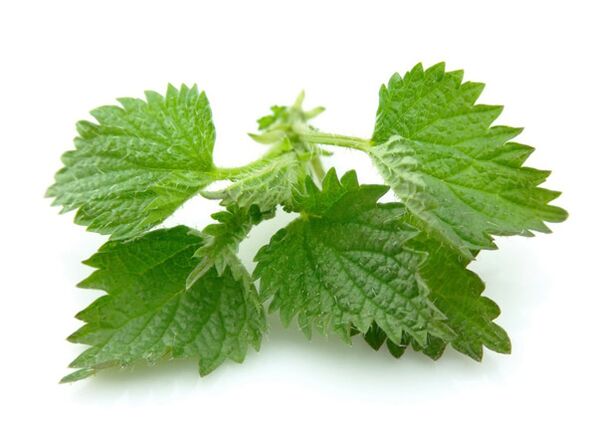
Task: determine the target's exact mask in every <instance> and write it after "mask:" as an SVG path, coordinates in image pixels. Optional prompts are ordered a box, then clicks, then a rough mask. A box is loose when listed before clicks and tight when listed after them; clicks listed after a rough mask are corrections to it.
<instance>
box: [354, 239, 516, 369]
mask: <svg viewBox="0 0 597 431" xmlns="http://www.w3.org/2000/svg"><path fill="white" fill-rule="evenodd" d="M409 244H410V246H411V247H413V248H415V249H416V250H419V251H424V252H425V253H427V258H426V260H425V262H424V263H423V265H422V266H421V268H420V269H419V274H420V277H421V279H422V280H423V281H424V282H425V284H426V285H427V287H428V288H429V299H430V300H431V302H433V304H434V305H435V306H436V307H437V308H438V309H439V310H440V311H441V312H442V314H443V315H444V316H446V318H447V320H446V324H447V325H448V326H449V327H450V329H452V330H453V331H454V333H455V334H456V336H455V337H454V338H453V339H452V340H450V344H451V345H452V347H453V348H454V349H456V350H458V351H459V352H461V353H464V354H465V355H468V356H470V357H471V358H473V359H475V360H477V361H480V360H481V359H482V358H483V346H485V347H487V348H488V349H490V350H493V351H495V352H498V353H510V351H511V344H510V339H509V338H508V334H507V333H506V331H504V329H502V328H501V327H500V326H498V325H497V324H496V323H494V322H493V320H494V319H496V318H497V317H498V316H499V314H500V309H499V307H498V306H497V305H496V304H495V303H494V302H493V301H492V300H491V299H489V298H487V297H484V296H481V294H482V293H483V291H484V290H485V285H484V283H483V281H482V280H481V279H480V278H479V276H478V275H477V274H475V273H474V272H472V271H470V270H468V269H466V266H467V265H468V264H469V262H470V261H468V260H466V259H464V258H462V256H460V255H459V254H457V253H456V252H454V251H453V250H452V249H450V248H448V247H446V246H444V245H442V244H441V243H440V242H438V241H435V240H433V239H431V238H429V237H427V236H425V235H419V236H418V237H416V238H414V239H413V240H411V241H410V242H409ZM363 336H364V338H365V341H367V343H368V344H369V345H371V347H373V348H374V349H375V350H378V349H379V348H380V346H381V345H382V344H383V342H384V341H385V340H386V335H385V333H384V332H383V330H382V329H381V328H375V327H373V328H371V329H370V330H369V332H367V333H365V334H364V335H363ZM390 343H392V342H391V341H388V349H389V350H390V352H391V353H392V354H395V352H397V351H398V352H399V351H402V352H403V351H404V349H405V348H406V346H407V345H409V344H411V345H413V348H414V349H415V350H422V352H423V353H425V354H426V355H427V356H429V357H431V358H433V359H438V358H439V357H440V356H441V355H442V353H443V351H444V349H445V347H446V342H445V341H444V340H441V339H439V338H437V337H430V338H429V344H428V345H427V346H425V347H422V346H420V345H419V344H418V343H416V341H414V340H412V339H411V338H409V337H408V336H404V337H403V339H402V342H401V343H400V346H391V345H390ZM400 355H401V353H400Z"/></svg>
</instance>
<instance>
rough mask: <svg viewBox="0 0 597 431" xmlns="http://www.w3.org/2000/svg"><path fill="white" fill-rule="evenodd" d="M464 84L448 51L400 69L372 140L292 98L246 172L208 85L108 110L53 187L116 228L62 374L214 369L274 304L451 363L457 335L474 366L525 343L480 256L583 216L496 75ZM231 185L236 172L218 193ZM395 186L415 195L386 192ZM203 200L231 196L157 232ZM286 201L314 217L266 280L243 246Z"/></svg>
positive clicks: (270, 264) (386, 89) (88, 221)
mask: <svg viewBox="0 0 597 431" xmlns="http://www.w3.org/2000/svg"><path fill="white" fill-rule="evenodd" d="M462 78H463V72H462V71H453V72H446V71H445V70H444V65H443V64H437V65H435V66H433V67H430V68H428V69H426V70H425V69H424V68H423V67H422V66H421V65H420V64H419V65H417V66H415V67H414V68H413V69H412V70H411V71H410V72H408V73H406V74H405V75H404V76H400V75H398V74H395V75H393V76H392V77H391V79H390V81H389V83H388V84H387V85H384V86H382V87H381V90H380V93H379V108H378V110H377V117H376V120H375V128H374V131H373V136H372V137H371V138H370V139H362V138H354V137H348V136H341V135H337V134H330V133H324V132H321V131H319V130H318V129H316V128H315V127H313V126H311V125H310V124H309V121H310V120H311V119H312V118H314V117H315V116H317V115H318V114H320V113H321V112H322V111H323V108H315V109H313V110H307V111H306V110H303V107H302V102H303V98H302V96H300V97H299V98H298V100H297V101H296V102H295V103H294V104H293V105H292V106H274V107H272V108H271V111H272V112H271V114H269V115H267V116H265V117H262V118H260V119H259V120H258V124H259V133H257V134H251V135H250V136H251V137H252V138H253V139H254V140H255V141H257V142H260V143H262V144H266V145H269V146H270V148H271V149H270V150H269V151H268V152H267V153H266V154H265V155H264V156H263V157H261V158H260V159H258V160H256V161H254V162H251V163H249V164H248V165H246V166H241V167H236V168H221V167H217V166H215V165H214V162H213V159H212V150H213V146H214V141H215V128H214V125H213V122H212V116H211V110H210V106H209V103H208V100H207V97H206V96H205V93H203V92H199V91H198V89H197V87H195V86H193V87H191V88H189V87H186V86H184V85H183V86H181V87H180V89H177V88H175V87H173V86H169V87H168V89H167V91H166V94H165V96H162V95H160V94H158V93H155V92H151V91H148V92H146V93H145V94H146V100H140V99H134V98H122V99H118V101H119V103H120V105H121V106H102V107H100V108H97V109H95V110H93V111H92V112H91V114H92V115H93V117H94V118H95V119H96V122H89V121H81V122H79V123H78V124H77V131H78V137H76V138H75V149H74V150H73V151H69V152H67V153H65V154H64V155H63V157H62V160H63V162H64V167H63V168H62V169H61V170H60V171H58V173H57V174H56V178H55V184H54V185H52V186H51V187H50V188H49V190H48V196H50V197H53V198H54V202H53V203H54V205H60V206H62V208H63V211H64V212H66V211H70V210H75V209H76V210H77V212H76V217H75V222H76V223H78V224H81V225H84V226H87V228H88V230H90V231H93V232H99V233H101V234H106V235H110V238H109V240H108V241H107V242H106V243H105V244H104V245H103V246H102V247H101V248H100V249H99V250H98V252H97V253H95V254H94V255H93V256H92V257H91V258H89V259H88V260H86V261H85V262H84V263H85V264H87V265H89V266H91V267H93V268H95V272H93V273H92V274H91V275H90V276H89V277H88V278H86V279H85V280H83V281H82V282H81V283H80V285H79V286H80V287H83V288H90V289H99V290H103V291H104V292H105V295H103V296H101V297H100V298H99V299H97V300H96V301H95V302H93V303H92V304H91V305H90V306H89V307H87V308H86V309H85V310H83V311H81V312H80V313H79V314H78V315H77V318H79V319H80V320H82V321H84V322H85V324H84V325H83V326H82V327H81V328H80V329H79V330H78V331H76V332H75V333H74V334H72V335H71V336H70V337H69V338H68V339H69V340H70V341H72V342H74V343H82V344H86V345H89V346H90V347H89V348H88V349H87V350H85V351H84V352H83V353H82V354H81V355H80V356H79V357H78V358H76V359H75V360H74V361H73V362H72V363H71V364H70V367H72V368H76V369H77V370H76V371H75V372H73V373H72V374H69V375H68V376H66V377H64V378H63V380H62V381H63V382H71V381H75V380H79V379H83V378H85V377H88V376H90V375H92V374H94V373H96V372H97V371H98V370H101V369H104V368H107V367H111V366H129V365H131V364H134V363H136V362H138V361H147V362H149V363H153V362H155V361H157V360H160V359H164V358H181V357H196V358H198V362H199V372H200V374H201V375H205V374H208V373H210V372H211V371H213V370H214V369H215V368H216V367H218V366H219V365H220V364H221V363H222V362H224V361H225V360H226V359H228V358H230V359H232V360H234V361H237V362H242V361H243V359H244V358H245V356H246V353H247V350H248V348H249V347H250V346H251V347H253V348H254V349H256V350H257V349H259V346H260V343H261V340H262V337H263V334H264V332H265V331H266V329H267V322H266V313H265V311H264V304H265V303H269V306H268V307H269V310H270V311H273V312H278V313H279V315H280V318H281V320H282V322H283V323H284V324H285V325H288V324H289V323H290V322H291V321H292V320H293V319H294V318H295V317H296V320H297V322H298V325H299V327H300V329H301V330H302V331H303V332H304V333H305V334H306V335H307V336H308V337H309V336H310V335H311V333H312V331H313V329H315V330H318V331H321V332H322V333H324V334H327V333H328V332H330V330H331V331H333V332H334V333H336V334H338V335H339V336H340V337H341V338H342V339H343V340H345V341H346V342H347V343H350V342H351V338H352V337H355V336H361V337H364V339H365V340H366V342H367V343H368V344H369V345H370V346H371V347H373V348H374V349H376V350H378V349H380V347H381V346H382V345H383V344H384V343H385V345H386V346H387V350H388V351H389V352H390V353H391V354H392V355H393V356H395V357H397V358H398V357H400V356H401V355H402V354H403V353H404V351H405V349H406V348H407V347H408V346H411V347H412V348H413V349H414V350H416V351H421V352H422V353H424V354H425V355H427V356H429V357H431V358H433V359H437V358H439V357H440V356H441V355H442V353H443V351H444V350H445V348H446V346H447V345H448V344H450V345H451V346H452V347H453V348H454V349H456V350H457V351H459V352H462V353H464V354H466V355H468V356H470V357H471V358H473V359H475V360H481V358H482V355H483V346H485V347H487V348H489V349H491V350H493V351H496V352H500V353H509V352H510V349H511V347H510V340H509V338H508V335H507V334H506V332H505V331H504V330H503V329H502V328H501V327H499V326H498V325H497V324H495V323H494V322H493V320H494V319H495V318H496V317H497V316H498V315H499V313H500V310H499V308H498V306H497V305H496V304H495V303H494V302H493V301H492V300H490V299H489V298H487V297H484V296H482V293H483V290H484V284H483V282H482V281H481V279H480V278H479V277H478V276H477V275H476V274H475V273H473V272H471V271H470V270H469V269H467V266H468V265H469V263H470V262H471V260H473V259H474V258H475V256H476V255H477V254H478V253H479V251H481V250H486V249H495V248H496V246H495V244H494V241H493V236H495V235H523V236H532V233H531V232H532V231H538V232H549V229H548V227H547V226H546V225H545V222H561V221H563V220H564V219H565V218H566V212H565V211H564V210H563V209H561V208H558V207H555V206H552V205H549V202H551V201H552V200H553V199H554V198H556V197H557V196H558V195H559V193H558V192H554V191H551V190H547V189H544V188H540V187H538V186H539V184H541V183H543V182H544V181H545V179H546V178H547V177H548V175H549V172H548V171H542V170H537V169H533V168H529V167H526V166H523V163H524V162H525V160H526V159H527V158H528V157H529V155H530V154H531V152H532V151H533V148H531V147H529V146H526V145H522V144H519V143H515V142H513V141H512V139H514V138H515V137H516V136H517V135H518V134H519V133H520V132H521V130H522V129H520V128H513V127H506V126H492V123H493V122H494V121H495V120H496V118H497V117H498V116H499V114H500V112H501V111H502V107H501V106H490V105H480V104H475V102H476V100H477V98H478V97H479V95H480V94H481V91H482V90H483V84H480V83H476V82H464V83H463V82H462ZM329 146H340V147H348V148H353V149H356V150H359V151H362V152H364V153H366V154H367V155H369V156H370V157H371V159H372V161H373V163H374V165H375V166H376V167H377V169H378V170H379V173H380V174H381V176H382V177H383V179H384V181H385V182H386V185H361V184H359V182H358V180H357V175H356V173H355V172H354V171H350V172H348V173H346V174H345V175H343V176H342V177H341V178H339V177H338V175H337V174H336V171H335V170H334V169H333V168H332V169H329V170H328V171H327V172H326V171H325V169H324V167H323V164H322V162H321V159H322V157H325V156H329V155H330V154H331V153H329V152H328V151H327V150H326V149H324V148H330V147H329ZM218 180H228V181H229V183H228V184H229V185H228V186H227V187H225V188H222V189H220V190H217V191H213V190H210V191H208V190H207V189H206V187H207V186H208V185H210V184H211V183H213V182H215V181H218ZM390 189H391V190H392V192H393V193H394V195H395V196H396V197H397V198H398V200H399V202H393V203H379V202H378V201H379V199H380V198H381V197H382V196H383V195H385V194H386V193H387V192H388V191H389V190H390ZM197 194H199V195H201V196H203V197H204V198H207V199H216V200H219V201H220V204H221V205H222V206H223V207H224V208H225V209H224V210H223V211H221V212H217V213H215V214H213V216H212V217H213V219H214V220H215V223H214V224H211V225H208V226H207V227H205V228H204V229H203V230H201V231H198V230H195V229H192V228H190V227H186V226H177V227H174V228H168V229H154V227H156V226H158V225H160V224H161V223H162V222H164V220H166V219H167V218H168V217H169V216H170V215H171V214H172V213H173V212H174V211H175V210H176V209H177V208H179V207H180V206H181V205H182V204H184V203H185V202H186V201H187V200H188V199H190V198H193V197H195V196H196V195H197ZM278 207H281V208H283V209H284V210H285V211H288V212H294V213H297V214H298V216H297V218H296V219H294V221H292V222H291V223H290V224H288V226H286V227H285V228H283V229H281V230H279V231H278V232H277V233H276V234H275V235H274V236H273V237H272V238H271V240H270V242H269V244H267V245H265V246H264V247H263V248H261V249H260V250H259V252H258V253H257V255H256V256H255V261H256V262H257V266H256V268H255V271H254V272H253V274H249V272H248V271H247V269H246V268H245V266H244V265H243V263H242V262H241V261H240V260H239V258H238V256H237V251H238V247H239V244H240V243H241V241H243V239H244V238H245V237H246V236H247V235H248V233H249V231H250V230H251V228H252V227H253V226H255V225H257V224H258V223H260V222H261V221H263V220H266V219H269V218H271V217H273V216H274V212H275V211H276V209H277V208H278ZM256 281H259V290H258V289H257V288H256V286H255V284H254V283H255V282H256Z"/></svg>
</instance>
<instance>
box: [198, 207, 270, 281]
mask: <svg viewBox="0 0 597 431" xmlns="http://www.w3.org/2000/svg"><path fill="white" fill-rule="evenodd" d="M274 214H275V211H274V210H271V211H268V212H267V213H262V212H261V211H260V210H259V208H258V207H257V206H256V205H252V206H251V207H248V208H247V207H245V208H239V207H238V206H237V205H232V206H230V207H228V208H227V209H226V211H220V212H217V213H215V214H212V216H211V217H212V218H213V219H214V220H216V221H217V222H218V223H214V224H210V225H208V226H206V227H205V228H204V229H203V230H202V231H201V233H199V236H200V237H201V238H202V239H203V245H202V246H201V247H200V248H199V249H197V251H196V252H195V254H194V257H196V258H198V259H200V261H199V264H198V265H197V266H196V267H195V268H194V269H193V271H191V273H190V274H189V276H188V278H187V287H190V286H192V285H193V284H195V282H196V281H197V280H198V279H199V278H201V277H202V276H203V275H204V274H205V273H207V271H209V270H210V269H211V268H212V267H213V268H215V269H216V271H217V273H218V275H222V274H223V273H224V271H225V270H226V268H230V272H231V273H232V276H233V277H234V279H235V280H240V281H243V282H244V283H245V284H247V285H250V284H251V276H250V274H249V273H248V272H247V269H246V268H245V266H244V265H243V264H242V262H241V261H240V259H239V258H238V256H237V253H238V247H239V245H240V243H241V242H242V241H243V240H244V239H245V238H246V237H247V235H248V234H249V231H250V230H251V228H252V227H253V226H255V225H257V224H259V223H261V221H263V220H266V219H270V218H272V217H273V216H274Z"/></svg>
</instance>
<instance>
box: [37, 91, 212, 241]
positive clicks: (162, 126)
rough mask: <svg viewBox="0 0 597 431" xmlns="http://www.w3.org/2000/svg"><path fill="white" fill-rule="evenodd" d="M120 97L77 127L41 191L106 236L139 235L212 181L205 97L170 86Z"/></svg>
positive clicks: (210, 142) (208, 120)
mask: <svg viewBox="0 0 597 431" xmlns="http://www.w3.org/2000/svg"><path fill="white" fill-rule="evenodd" d="M146 97H147V101H144V100H140V99H132V98H123V99H119V102H120V104H121V105H122V107H119V106H103V107H100V108H97V109H95V110H94V111H92V112H91V114H92V115H93V116H94V117H95V119H96V120H97V124H96V123H91V122H88V121H81V122H79V123H78V124H77V130H78V132H79V136H78V137H77V138H75V147H76V149H75V150H74V151H69V152H67V153H65V154H64V155H63V157H62V160H63V162H64V167H63V168H62V169H61V170H60V171H59V172H58V173H57V174H56V182H55V184H54V185H53V186H51V187H50V188H49V189H48V196H51V197H55V200H54V204H55V205H61V206H62V207H63V211H70V210H73V209H78V211H77V215H76V218H75V221H76V222H77V223H79V224H82V225H84V226H88V229H89V230H91V231H94V232H99V233H103V234H110V235H112V239H118V238H125V237H131V236H135V235H139V234H141V233H143V232H144V231H146V230H148V229H149V228H151V227H153V226H155V225H157V224H159V223H161V222H162V221H163V220H164V219H165V218H166V217H168V216H169V215H170V214H172V213H173V212H174V210H176V208H178V207H179V206H180V205H182V204H183V203H184V202H185V201H186V200H187V199H189V198H190V197H191V196H193V195H194V194H195V193H197V191H199V190H201V189H202V188H203V187H205V186H206V185H207V184H209V183H210V182H211V181H212V180H213V175H212V171H213V163H212V149H213V145H214V140H215V130H214V126H213V123H212V119H211V110H210V107H209V102H208V100H207V97H206V96H205V93H199V91H198V90H197V87H192V88H188V87H186V86H182V87H181V89H180V90H177V89H176V88H174V87H172V86H169V87H168V91H167V93H166V96H165V97H162V96H161V95H159V94H157V93H155V92H151V91H148V92H146Z"/></svg>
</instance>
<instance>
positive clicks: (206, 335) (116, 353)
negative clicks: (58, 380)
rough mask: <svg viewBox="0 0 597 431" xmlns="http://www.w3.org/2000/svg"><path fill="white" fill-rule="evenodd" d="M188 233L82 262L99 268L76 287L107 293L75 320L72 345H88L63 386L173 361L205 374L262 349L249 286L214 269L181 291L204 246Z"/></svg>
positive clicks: (106, 249) (111, 246)
mask: <svg viewBox="0 0 597 431" xmlns="http://www.w3.org/2000/svg"><path fill="white" fill-rule="evenodd" d="M191 232H192V231H191V230H190V229H189V228H187V227H184V226H179V227H176V228H172V229H163V230H156V231H152V232H150V233H147V234H145V235H143V236H140V237H138V238H136V239H134V240H128V241H109V242H107V243H106V244H104V245H103V246H102V247H101V248H100V250H99V251H98V252H97V253H96V254H95V255H93V256H92V257H91V258H90V259H89V260H87V261H86V262H85V263H86V264H87V265H90V266H92V267H94V268H97V270H96V271H95V272H93V273H92V274H91V275H90V276H89V277H88V278H87V279H85V280H84V281H83V282H81V284H80V286H81V287H84V288H92V289H100V290H103V291H105V292H106V295H104V296H102V297H100V298H99V299H97V300H96V301H95V302H93V303H92V304H91V305H90V306H89V307H88V308H86V309H85V310H83V311H82V312H80V313H79V314H78V315H77V318H79V319H81V320H83V321H84V322H86V324H85V325H84V326H83V327H82V328H80V329H79V330H78V331H77V332H75V333H74V334H72V335H71V336H70V337H69V340H70V341H72V342H75V343H83V344H88V345H90V346H91V347H90V348H89V349H87V350H86V351H84V352H83V353H82V354H81V355H80V356H79V357H78V358H77V359H75V360H74V361H73V362H72V364H71V365H70V366H71V367H73V368H79V369H80V370H79V371H77V372H75V373H74V374H73V375H69V376H67V377H65V381H74V380H78V379H80V378H85V377H87V376H89V375H91V374H93V372H94V371H96V370H100V369H103V368H106V367H112V366H128V365H131V364H134V363H135V362H137V361H142V360H143V361H147V362H149V363H153V362H155V361H158V360H160V359H164V358H170V357H172V358H183V357H198V360H199V371H200V373H201V375H205V374H208V373H210V372H211V371H213V370H214V369H215V368H216V367H217V366H219V365H220V364H221V363H222V362H224V361H225V360H226V359H227V358H230V359H232V360H234V361H237V362H242V361H243V359H244V358H245V355H246V353H247V349H248V347H249V345H252V346H253V347H254V348H255V349H258V348H259V345H260V342H261V337H262V332H263V331H264V329H265V321H264V315H263V309H262V307H261V305H260V304H259V302H258V300H257V292H256V291H255V289H254V287H253V286H250V289H247V287H246V286H245V285H244V284H243V283H241V282H238V281H236V280H235V279H234V278H233V277H232V275H231V274H230V272H229V271H225V272H224V273H223V274H222V275H218V274H217V272H216V270H215V269H212V270H210V271H209V272H208V273H206V274H205V275H204V276H203V277H202V278H201V279H200V280H199V281H198V282H197V283H196V284H194V285H193V286H192V287H191V288H190V289H188V290H187V289H185V280H186V277H187V275H188V273H189V272H190V271H191V270H192V269H193V267H194V266H195V265H196V264H197V259H196V258H195V257H193V253H194V252H195V250H196V249H197V248H198V247H200V246H201V238H199V237H198V236H197V235H191Z"/></svg>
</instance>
